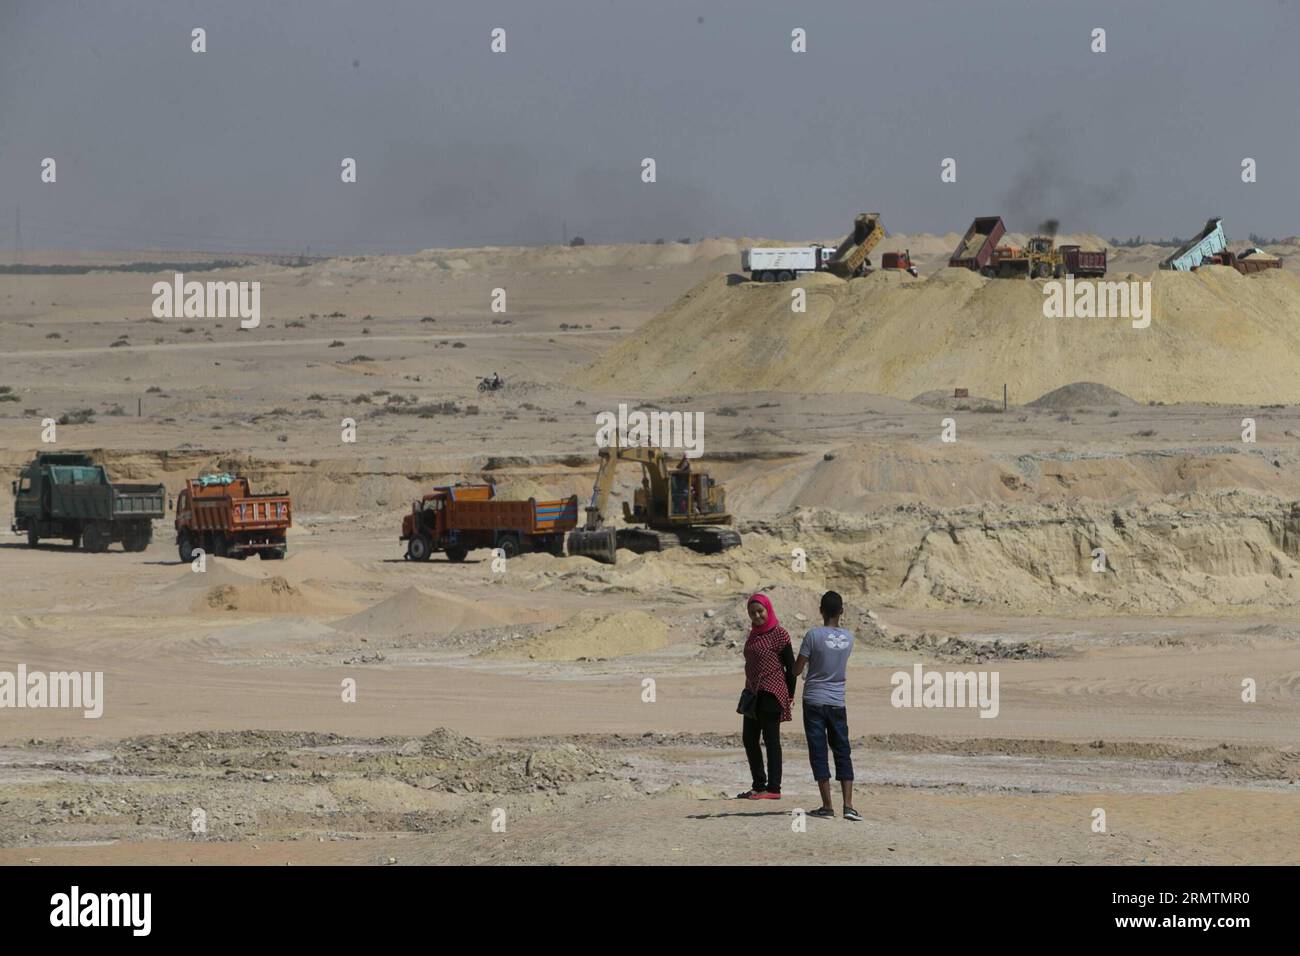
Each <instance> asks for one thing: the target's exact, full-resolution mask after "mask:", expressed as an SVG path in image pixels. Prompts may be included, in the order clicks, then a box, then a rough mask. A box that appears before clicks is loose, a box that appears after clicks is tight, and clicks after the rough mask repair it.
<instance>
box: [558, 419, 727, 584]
mask: <svg viewBox="0 0 1300 956" xmlns="http://www.w3.org/2000/svg"><path fill="white" fill-rule="evenodd" d="M623 461H629V462H637V463H639V464H640V465H641V487H640V488H638V489H637V490H636V492H635V493H634V495H633V501H632V505H631V506H630V507H629V505H628V503H627V502H626V501H625V502H623V520H624V521H626V522H627V523H628V524H629V525H634V527H630V528H614V527H612V526H610V525H607V524H605V508H606V506H607V505H608V504H609V496H610V492H611V490H612V489H613V487H614V472H615V470H616V469H617V467H618V463H619V462H623ZM586 512H587V517H586V521H585V523H584V524H583V527H582V529H581V530H578V531H571V532H569V554H570V555H582V556H585V557H588V558H593V559H595V560H596V561H600V562H601V563H603V564H614V563H615V562H616V561H617V559H618V549H619V548H627V549H628V550H629V551H635V552H637V553H644V552H646V551H665V550H667V549H669V548H676V547H678V546H684V547H687V548H690V549H691V550H692V551H698V552H700V553H702V554H716V553H717V552H719V551H725V550H726V549H728V548H735V547H738V546H739V545H740V534H739V533H738V532H736V531H734V530H732V529H731V528H728V527H724V526H725V525H729V524H731V515H729V514H727V508H726V491H725V490H724V489H723V487H722V486H721V485H719V484H718V483H717V482H715V481H714V480H713V479H712V478H710V477H709V475H708V474H706V473H705V472H702V471H695V470H693V469H691V468H689V467H686V468H682V467H680V466H678V467H675V468H674V467H670V465H669V457H668V455H667V454H666V453H665V452H664V450H663V449H662V448H642V447H632V448H621V447H619V446H618V445H617V444H611V445H608V446H606V447H605V448H602V449H600V468H599V470H598V471H597V472H596V484H595V486H594V487H593V488H592V492H591V501H590V503H589V504H588V505H587V508H586Z"/></svg>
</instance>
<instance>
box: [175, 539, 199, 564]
mask: <svg viewBox="0 0 1300 956" xmlns="http://www.w3.org/2000/svg"><path fill="white" fill-rule="evenodd" d="M176 550H177V551H178V552H179V553H180V556H181V560H182V561H184V562H185V563H186V564H189V563H190V562H191V561H193V560H194V559H195V557H197V555H195V553H194V542H193V541H191V540H190V533H189V532H188V531H182V532H181V533H180V534H179V535H178V536H177V538H176Z"/></svg>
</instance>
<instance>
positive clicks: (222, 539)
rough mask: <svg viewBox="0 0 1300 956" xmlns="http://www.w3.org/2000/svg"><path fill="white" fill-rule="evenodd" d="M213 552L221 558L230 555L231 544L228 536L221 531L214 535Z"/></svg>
mask: <svg viewBox="0 0 1300 956" xmlns="http://www.w3.org/2000/svg"><path fill="white" fill-rule="evenodd" d="M212 553H213V554H215V555H216V556H217V557H219V558H227V557H229V556H230V545H229V544H228V543H227V542H226V536H225V535H224V534H222V533H221V532H220V531H218V532H217V533H216V534H215V535H213V536H212Z"/></svg>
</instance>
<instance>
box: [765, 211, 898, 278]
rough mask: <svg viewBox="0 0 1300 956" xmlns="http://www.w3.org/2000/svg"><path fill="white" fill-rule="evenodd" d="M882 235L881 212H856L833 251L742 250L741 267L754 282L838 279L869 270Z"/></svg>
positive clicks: (799, 248)
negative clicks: (806, 276) (812, 275)
mask: <svg viewBox="0 0 1300 956" xmlns="http://www.w3.org/2000/svg"><path fill="white" fill-rule="evenodd" d="M884 236H885V227H884V226H882V225H881V224H880V213H878V212H864V213H859V214H858V215H857V216H856V217H855V218H854V220H853V231H852V232H850V233H849V234H848V235H847V236H845V237H844V241H843V242H841V243H840V244H839V246H838V247H836V248H834V249H830V248H827V247H826V246H787V247H785V248H781V249H745V250H744V251H742V252H741V254H740V268H741V270H742V271H744V272H748V273H749V274H750V277H751V278H752V279H753V280H754V281H755V282H789V281H790V280H791V279H793V278H794V277H795V276H797V275H802V274H803V273H805V272H829V273H831V274H832V275H837V276H839V277H840V278H841V279H852V278H856V277H857V276H864V275H866V274H867V273H868V272H870V271H871V260H870V259H869V258H868V255H869V254H870V252H871V250H872V249H874V248H875V246H876V244H877V243H878V242H880V240H881V239H883V238H884Z"/></svg>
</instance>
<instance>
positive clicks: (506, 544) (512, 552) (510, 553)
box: [497, 534, 520, 558]
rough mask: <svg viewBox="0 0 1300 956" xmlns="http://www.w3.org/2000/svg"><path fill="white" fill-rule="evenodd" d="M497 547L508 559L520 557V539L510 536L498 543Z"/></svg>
mask: <svg viewBox="0 0 1300 956" xmlns="http://www.w3.org/2000/svg"><path fill="white" fill-rule="evenodd" d="M497 547H498V548H500V549H501V553H502V554H504V555H505V556H506V557H507V558H517V557H519V551H520V548H519V539H518V538H517V537H515V536H514V535H513V534H508V535H506V536H505V537H503V538H501V539H499V540H498V541H497Z"/></svg>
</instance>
